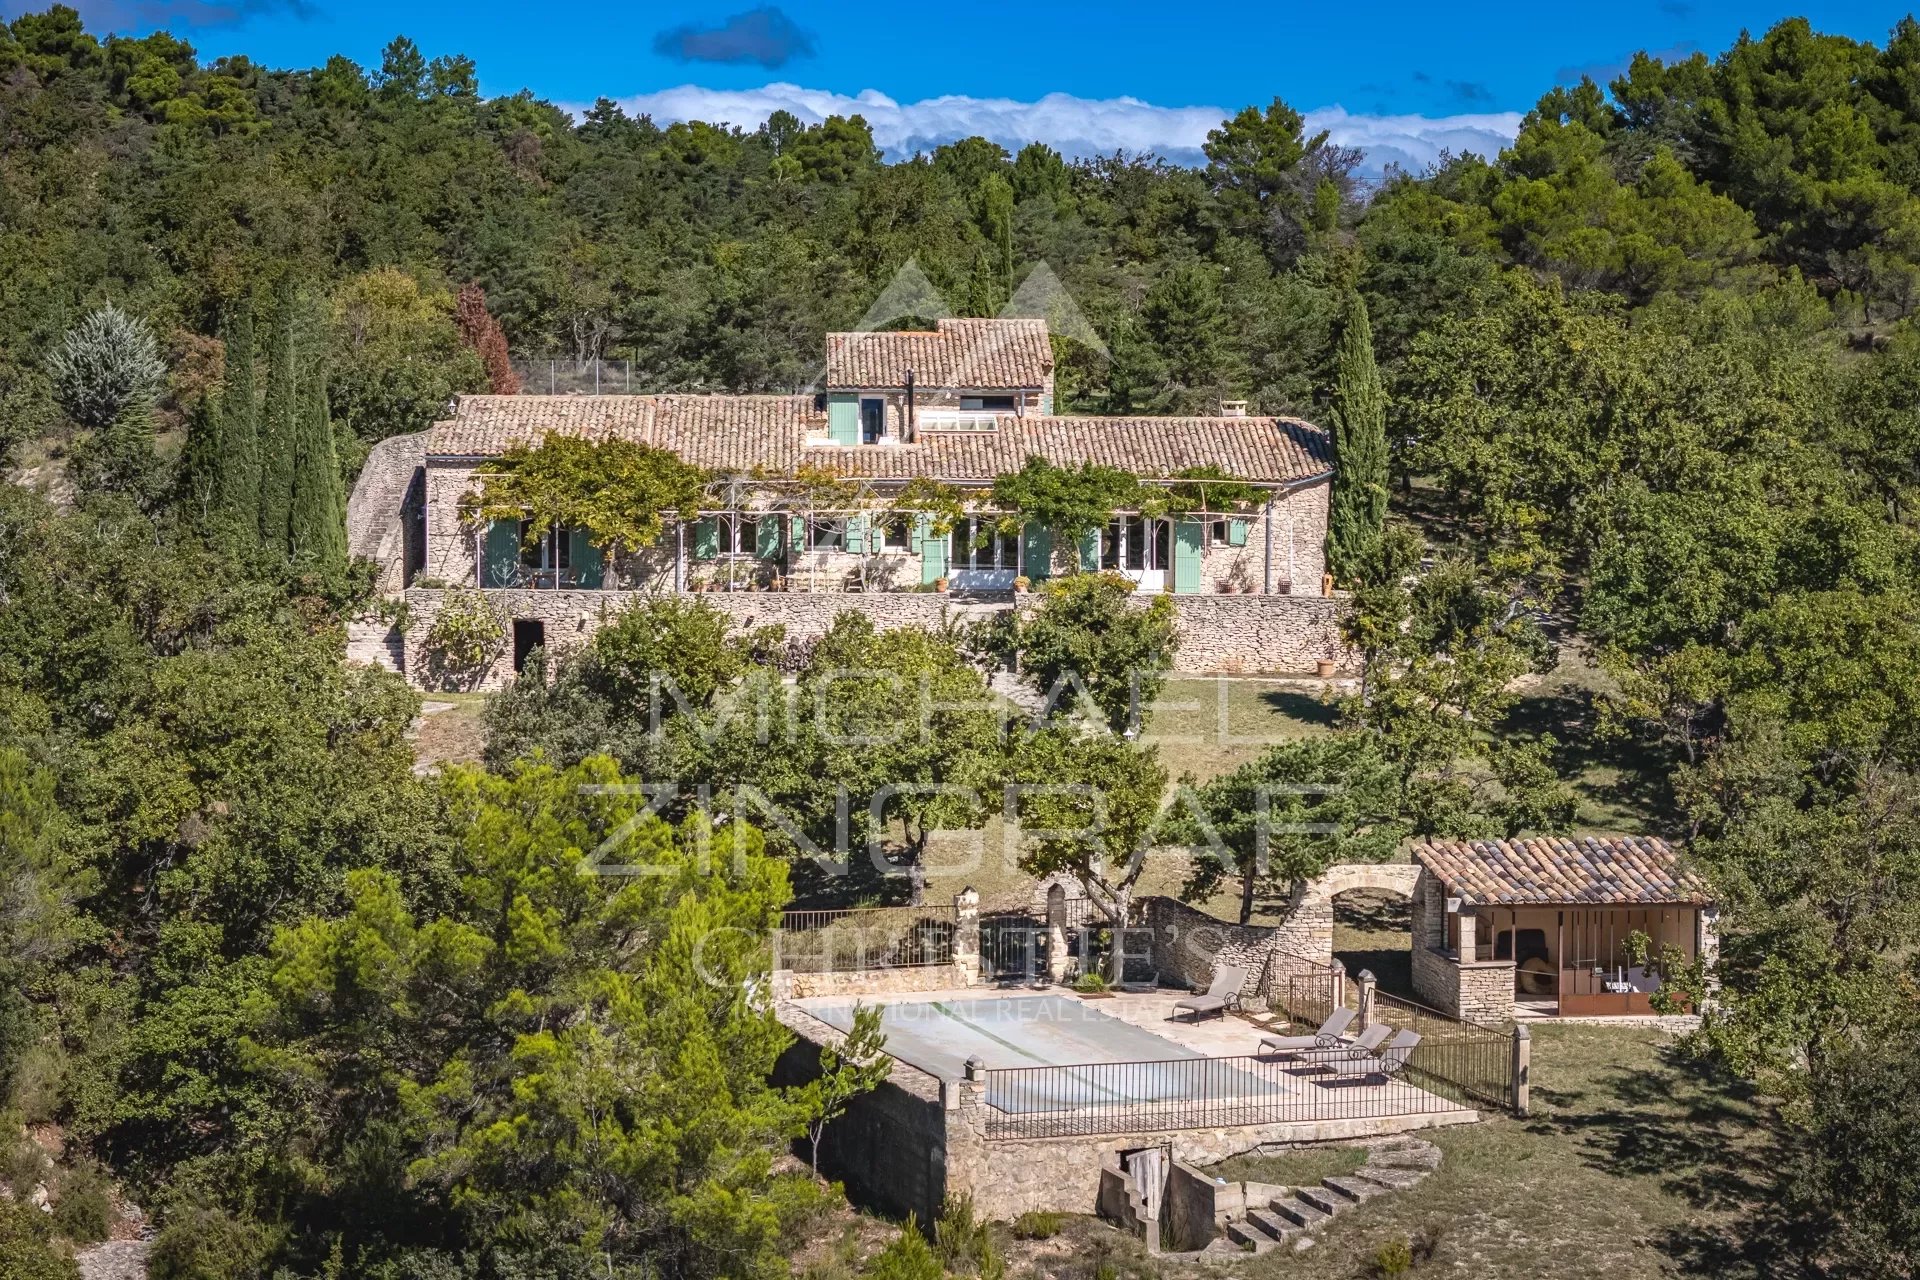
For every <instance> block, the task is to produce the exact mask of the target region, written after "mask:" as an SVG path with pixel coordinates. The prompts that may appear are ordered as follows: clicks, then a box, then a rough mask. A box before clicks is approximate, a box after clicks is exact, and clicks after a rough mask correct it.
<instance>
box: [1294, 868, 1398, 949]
mask: <svg viewBox="0 0 1920 1280" xmlns="http://www.w3.org/2000/svg"><path fill="white" fill-rule="evenodd" d="M1419 880H1420V867H1419V866H1418V865H1417V864H1415V863H1409V862H1357V863H1343V864H1342V865H1340V866H1336V867H1328V868H1327V869H1326V872H1325V873H1324V874H1322V875H1320V876H1318V877H1316V878H1314V879H1312V880H1308V881H1306V882H1304V883H1303V884H1302V885H1301V886H1300V887H1299V888H1298V889H1296V890H1295V891H1294V895H1293V906H1292V909H1291V910H1289V911H1288V912H1287V918H1286V920H1285V921H1284V922H1283V923H1282V924H1281V925H1280V926H1279V930H1278V936H1277V938H1276V939H1275V941H1276V943H1277V945H1278V946H1279V947H1280V949H1281V950H1284V951H1290V952H1292V953H1293V954H1294V955H1297V956H1304V957H1305V958H1307V959H1309V960H1317V961H1319V962H1320V963H1321V964H1329V965H1330V964H1332V963H1333V900H1334V899H1335V898H1336V897H1338V896H1339V895H1340V894H1343V893H1345V892H1347V891H1348V890H1349V889H1384V890H1386V891H1387V892H1389V893H1399V894H1404V895H1406V896H1407V897H1408V898H1412V897H1413V896H1414V889H1415V886H1416V885H1417V884H1418V882H1419Z"/></svg>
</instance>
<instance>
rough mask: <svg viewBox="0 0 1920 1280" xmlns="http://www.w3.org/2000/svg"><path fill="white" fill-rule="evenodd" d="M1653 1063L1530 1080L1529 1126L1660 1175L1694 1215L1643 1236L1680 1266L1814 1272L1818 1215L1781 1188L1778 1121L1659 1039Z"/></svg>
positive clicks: (1602, 1164) (1632, 1172)
mask: <svg viewBox="0 0 1920 1280" xmlns="http://www.w3.org/2000/svg"><path fill="white" fill-rule="evenodd" d="M1659 1063H1660V1065H1659V1066H1658V1067H1657V1068H1654V1069H1651V1070H1640V1071H1630V1070H1624V1069H1617V1068H1616V1069H1613V1070H1611V1071H1610V1072H1609V1073H1608V1074H1607V1075H1606V1076H1605V1077H1603V1078H1601V1079H1598V1080H1596V1081H1594V1082H1593V1084H1592V1085H1591V1087H1586V1088H1580V1087H1572V1088H1559V1089H1555V1088H1551V1087H1541V1088H1536V1089H1535V1090H1534V1093H1533V1097H1534V1102H1535V1106H1536V1108H1537V1109H1538V1111H1539V1112H1540V1114H1538V1115H1537V1118H1536V1119H1534V1120H1532V1121H1530V1122H1529V1123H1528V1126H1527V1127H1528V1128H1529V1129H1531V1130H1533V1131H1535V1132H1537V1133H1555V1134H1559V1135H1562V1136H1564V1137H1568V1138H1571V1139H1573V1140H1574V1141H1575V1143H1576V1145H1577V1146H1578V1148H1579V1149H1580V1151H1581V1157H1582V1160H1583V1162H1584V1163H1585V1164H1587V1165H1588V1166H1589V1167H1590V1168H1593V1169H1597V1170H1599V1171H1601V1172H1604V1173H1609V1174H1614V1175H1617V1176H1634V1177H1649V1178H1657V1179H1659V1181H1660V1183H1661V1185H1662V1187H1663V1188H1664V1189H1665V1190H1666V1191H1667V1192H1668V1193H1670V1194H1672V1195H1675V1196H1678V1197H1680V1198H1682V1199H1684V1200H1685V1201H1686V1202H1687V1203H1688V1204H1689V1205H1691V1206H1692V1207H1693V1208H1694V1209H1695V1210H1696V1211H1698V1212H1699V1213H1700V1214H1701V1215H1702V1217H1701V1218H1700V1219H1697V1220H1695V1221H1692V1222H1688V1223H1685V1224H1683V1225H1680V1226H1676V1227H1672V1228H1669V1229H1668V1230H1667V1231H1665V1232H1664V1233H1662V1234H1659V1235H1656V1236H1654V1237H1653V1238H1652V1239H1650V1240H1649V1243H1650V1244H1651V1245H1653V1247H1655V1248H1657V1249H1659V1250H1660V1251H1661V1252H1662V1253H1665V1254H1666V1255H1667V1256H1668V1257H1670V1258H1671V1259H1673V1261H1674V1262H1675V1264H1677V1266H1678V1268H1679V1269H1680V1270H1682V1271H1684V1272H1688V1273H1693V1274H1702V1275H1711V1276H1729V1277H1752V1278H1754V1280H1760V1278H1762V1277H1768V1278H1771V1277H1779V1276H1788V1275H1800V1274H1805V1275H1816V1274H1821V1273H1820V1272H1819V1270H1818V1268H1817V1267H1815V1266H1814V1265H1812V1264H1811V1262H1810V1259H1812V1258H1815V1257H1817V1256H1818V1252H1819V1250H1818V1244H1817V1242H1818V1240H1819V1238H1820V1234H1821V1230H1820V1225H1819V1224H1818V1223H1817V1222H1815V1221H1812V1220H1811V1219H1809V1218H1808V1217H1806V1216H1805V1215H1804V1214H1800V1213H1797V1212H1796V1211H1795V1210H1794V1209H1793V1208H1792V1207H1791V1203H1790V1199H1789V1197H1787V1196H1786V1195H1784V1194H1782V1184H1783V1181H1784V1174H1785V1171H1786V1170H1788V1169H1789V1168H1790V1167H1791V1165H1792V1152H1791V1151H1790V1150H1789V1149H1788V1147H1787V1145H1786V1143H1785V1140H1784V1137H1783V1132H1782V1129H1781V1125H1780V1121H1779V1119H1778V1117H1777V1116H1775V1114H1774V1113H1773V1111H1772V1109H1771V1108H1770V1107H1769V1106H1768V1105H1767V1103H1766V1102H1765V1101H1764V1100H1762V1099H1759V1098H1756V1097H1755V1096H1754V1095H1753V1093H1752V1090H1751V1089H1750V1088H1748V1087H1747V1086H1746V1085H1745V1083H1744V1082H1742V1081H1739V1080H1736V1079H1733V1078H1731V1077H1729V1076H1727V1075H1726V1074H1725V1073H1723V1072H1721V1071H1718V1070H1716V1069H1715V1068H1713V1067H1712V1066H1711V1065H1709V1064H1707V1063H1704V1062H1701V1061H1699V1060H1697V1059H1694V1058H1692V1057H1690V1056H1689V1055H1687V1054H1686V1053H1685V1051H1684V1050H1682V1049H1681V1048H1679V1047H1677V1046H1667V1047H1665V1048H1662V1049H1661V1050H1659Z"/></svg>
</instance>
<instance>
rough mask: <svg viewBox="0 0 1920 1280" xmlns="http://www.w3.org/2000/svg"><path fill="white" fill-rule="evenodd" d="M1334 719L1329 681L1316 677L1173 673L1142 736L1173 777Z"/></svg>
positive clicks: (1205, 775) (1323, 728)
mask: <svg viewBox="0 0 1920 1280" xmlns="http://www.w3.org/2000/svg"><path fill="white" fill-rule="evenodd" d="M1333 720H1334V713H1333V703H1332V701H1331V699H1330V698H1329V696H1328V686H1326V685H1325V684H1323V683H1322V682H1321V681H1318V680H1265V679H1259V678H1257V677H1250V676H1173V677H1170V678H1169V679H1168V680H1167V683H1166V687H1165V688H1164V689H1163V690H1162V691H1161V694H1160V697H1159V698H1158V699H1156V700H1155V702H1154V705H1153V707H1152V708H1151V709H1150V710H1149V713H1148V715H1147V718H1146V732H1145V733H1143V734H1142V735H1141V737H1140V740H1141V741H1142V742H1145V743H1151V744H1152V745H1153V746H1155V747H1156V748H1158V749H1159V752H1160V759H1161V760H1162V762H1164V763H1165V764H1166V766H1167V773H1168V774H1169V775H1171V776H1172V777H1173V778H1175V779H1178V778H1180V777H1182V776H1183V775H1186V774H1191V775H1193V777H1195V778H1197V779H1198V780H1200V781H1201V782H1205V781H1207V780H1208V779H1210V778H1215V777H1218V776H1219V775H1221V774H1223V773H1229V772H1231V771H1233V770H1234V769H1236V768H1238V767H1239V766H1241V765H1243V764H1245V763H1246V762H1247V761H1249V760H1253V759H1256V758H1258V757H1259V755H1260V753H1261V752H1263V751H1265V750H1266V749H1267V748H1268V747H1271V746H1274V745H1275V744H1277V743H1281V742H1291V741H1294V740H1295V739H1298V738H1304V737H1308V736H1310V735H1312V734H1316V733H1325V732H1327V731H1328V730H1330V729H1332V728H1333Z"/></svg>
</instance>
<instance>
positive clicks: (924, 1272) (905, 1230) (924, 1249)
mask: <svg viewBox="0 0 1920 1280" xmlns="http://www.w3.org/2000/svg"><path fill="white" fill-rule="evenodd" d="M943 1216H944V1215H943ZM860 1274H861V1276H863V1277H864V1278H865V1280H945V1275H946V1273H945V1271H944V1270H943V1269H942V1268H941V1266H940V1259H939V1258H938V1257H936V1256H935V1255H934V1252H933V1246H932V1245H930V1244H928V1243H927V1238H926V1237H925V1236H923V1235H921V1234H920V1228H919V1225H918V1224H917V1223H915V1222H914V1220H913V1219H912V1218H908V1219H907V1225H906V1226H904V1227H902V1228H901V1229H900V1234H899V1235H898V1236H896V1237H895V1238H894V1240H893V1243H891V1244H889V1245H888V1246H887V1247H886V1248H884V1249H882V1250H881V1251H880V1252H879V1253H876V1254H875V1255H873V1260H872V1261H870V1262H869V1263H867V1265H866V1266H864V1267H862V1268H861V1269H860Z"/></svg>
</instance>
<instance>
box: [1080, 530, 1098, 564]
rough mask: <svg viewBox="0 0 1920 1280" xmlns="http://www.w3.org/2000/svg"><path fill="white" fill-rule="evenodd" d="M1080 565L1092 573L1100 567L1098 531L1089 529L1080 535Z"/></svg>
mask: <svg viewBox="0 0 1920 1280" xmlns="http://www.w3.org/2000/svg"><path fill="white" fill-rule="evenodd" d="M1080 567H1081V568H1082V569H1084V570H1086V571H1087V572H1088V573H1092V572H1094V571H1095V570H1097V569H1099V567H1100V531H1099V530H1098V529H1089V530H1087V531H1086V532H1085V533H1083V534H1081V535H1080Z"/></svg>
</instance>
